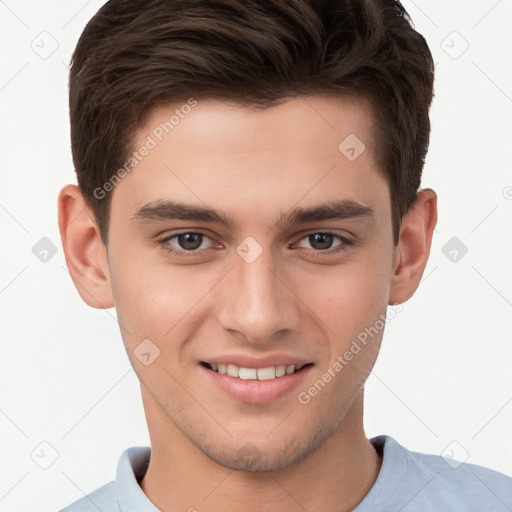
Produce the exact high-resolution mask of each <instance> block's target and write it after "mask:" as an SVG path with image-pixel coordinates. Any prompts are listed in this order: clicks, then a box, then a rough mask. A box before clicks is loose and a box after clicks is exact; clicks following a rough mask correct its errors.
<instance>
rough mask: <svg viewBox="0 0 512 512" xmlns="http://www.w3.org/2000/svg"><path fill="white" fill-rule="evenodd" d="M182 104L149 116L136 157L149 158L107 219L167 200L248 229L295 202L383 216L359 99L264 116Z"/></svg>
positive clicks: (315, 100)
mask: <svg viewBox="0 0 512 512" xmlns="http://www.w3.org/2000/svg"><path fill="white" fill-rule="evenodd" d="M184 105H186V103H183V104H174V105H172V106H161V107H158V108H155V109H154V110H153V111H152V112H151V114H150V116H149V117H148V122H147V124H146V126H145V127H144V128H143V129H141V130H140V131H139V133H138V136H137V140H136V143H135V144H134V151H136V152H137V151H139V150H140V149H141V148H142V147H143V146H144V145H146V146H148V147H150V148H151V149H150V150H149V151H144V153H145V156H144V157H143V158H141V159H140V161H138V162H137V164H136V165H135V166H134V167H133V170H131V171H130V172H129V173H128V175H127V176H126V177H125V178H123V180H122V182H121V183H120V184H119V185H117V186H116V188H115V190H114V197H113V205H112V208H113V210H114V208H115V205H114V203H118V206H122V208H123V211H124V214H126V215H127V216H132V215H133V214H135V213H136V212H137V211H138V210H139V209H140V208H141V207H143V206H144V205H145V204H147V203H150V202H154V201H159V200H165V199H173V200H177V201H180V202H182V203H183V202H186V203H189V204H196V205H199V204H201V205H203V206H204V205H211V206H212V207H215V208H216V209H222V210H223V211H225V212H226V213H227V214H228V215H230V214H233V215H232V216H235V217H237V218H240V216H243V215H245V216H246V219H247V220H251V219H252V220H254V217H255V216H254V214H255V212H257V213H258V214H259V217H261V218H262V217H264V216H265V215H267V214H268V216H269V219H268V220H269V222H271V223H273V222H275V221H276V220H277V218H276V216H277V215H278V214H282V212H283V211H286V210H287V209H289V208H292V207H293V206H297V205H299V203H300V206H308V205H315V204H320V203H322V204H324V203H326V202H333V201H338V200H340V199H344V200H345V199H346V200H352V201H355V202H357V203H360V204H363V205H366V206H368V207H370V208H372V209H377V210H379V209H380V210H386V209H387V208H389V191H388V187H387V183H386V181H385V180H384V178H383V177H382V173H381V172H380V171H379V170H378V168H377V166H376V163H375V158H374V147H375V144H374V141H373V137H372V131H373V115H372V109H371V105H370V103H369V101H367V100H365V99H364V98H362V97H360V96H356V95H346V96H342V97H340V96H327V95H323V96H309V97H298V98H293V99H289V100H287V101H286V102H284V103H282V104H280V105H277V106H273V107H269V108H266V109H263V110H255V109H253V108H249V107H244V106H242V105H236V104H233V103H227V102H223V101H220V100H198V101H197V104H196V105H195V106H193V107H191V108H190V107H187V108H184ZM139 152H140V151H139ZM278 212H279V213H278Z"/></svg>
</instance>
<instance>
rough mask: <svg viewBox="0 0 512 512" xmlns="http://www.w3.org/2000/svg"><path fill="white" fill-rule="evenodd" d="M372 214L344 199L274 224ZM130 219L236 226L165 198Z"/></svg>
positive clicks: (222, 217) (298, 210) (295, 213)
mask: <svg viewBox="0 0 512 512" xmlns="http://www.w3.org/2000/svg"><path fill="white" fill-rule="evenodd" d="M374 213H375V212H374V210H373V209H372V208H370V207H369V206H365V205H363V204H360V203H358V202H356V201H354V200H352V199H343V200H340V201H333V202H329V203H325V204H321V205H317V206H313V207H309V208H294V209H293V210H291V211H289V212H287V213H285V214H283V215H281V217H280V218H279V220H278V221H277V222H276V225H278V226H293V225H298V224H307V223H308V222H318V221H324V220H344V219H354V218H373V217H374ZM131 220H135V221H168V220H186V221H190V222H206V223H211V224H221V225H223V226H226V227H228V228H232V227H233V226H234V225H235V224H236V223H235V221H234V219H233V217H231V216H230V215H228V214H226V213H225V212H223V211H222V210H215V209H212V208H206V207H202V206H196V205H192V204H185V203H180V202H176V201H172V200H168V199H166V200H158V201H152V202H150V203H148V204H146V205H144V206H142V207H141V208H139V209H138V210H137V211H136V212H135V214H134V215H132V217H131Z"/></svg>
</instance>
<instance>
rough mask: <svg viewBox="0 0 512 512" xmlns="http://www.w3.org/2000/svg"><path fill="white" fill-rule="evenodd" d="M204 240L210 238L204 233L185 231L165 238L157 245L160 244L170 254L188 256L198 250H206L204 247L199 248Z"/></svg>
mask: <svg viewBox="0 0 512 512" xmlns="http://www.w3.org/2000/svg"><path fill="white" fill-rule="evenodd" d="M205 239H208V240H210V237H208V236H207V235H205V234H204V233H196V232H192V231H187V232H183V233H175V234H174V235H171V236H167V237H165V238H164V239H162V240H159V244H161V245H162V246H163V248H164V249H165V250H166V251H168V252H170V253H172V254H176V255H178V256H189V255H191V254H194V253H196V252H198V251H199V250H200V249H206V247H201V246H202V245H203V242H204V240H205ZM173 241H175V243H174V244H173V243H172V242H173Z"/></svg>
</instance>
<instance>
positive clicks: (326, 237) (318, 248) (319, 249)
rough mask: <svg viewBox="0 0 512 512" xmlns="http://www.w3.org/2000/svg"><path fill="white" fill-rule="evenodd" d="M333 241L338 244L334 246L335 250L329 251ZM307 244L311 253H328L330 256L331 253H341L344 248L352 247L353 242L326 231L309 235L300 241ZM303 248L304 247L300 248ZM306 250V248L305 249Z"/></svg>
mask: <svg viewBox="0 0 512 512" xmlns="http://www.w3.org/2000/svg"><path fill="white" fill-rule="evenodd" d="M335 239H338V240H339V241H340V243H338V244H337V245H336V246H335V249H333V250H329V249H331V247H332V246H333V243H334V241H335ZM303 241H305V242H307V243H308V244H310V246H311V247H312V251H311V252H315V253H328V254H332V253H333V252H337V251H342V250H344V249H345V248H346V246H349V245H353V244H354V242H353V241H352V240H350V239H349V238H346V237H344V236H341V235H337V234H335V233H331V232H328V231H320V232H317V233H310V234H309V235H306V236H305V237H303V238H302V239H301V242H303ZM302 247H304V246H302ZM306 249H307V247H306Z"/></svg>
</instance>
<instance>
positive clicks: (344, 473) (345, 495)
mask: <svg viewBox="0 0 512 512" xmlns="http://www.w3.org/2000/svg"><path fill="white" fill-rule="evenodd" d="M143 399H144V402H145V409H146V415H147V418H148V426H149V431H150V437H151V446H152V450H151V460H150V463H149V467H148V470H147V472H146V474H145V476H144V478H143V480H142V481H141V484H140V485H141V488H142V490H143V491H144V493H145V494H146V495H147V496H148V498H149V499H150V500H151V501H152V502H153V503H154V504H155V505H156V506H157V507H158V508H159V509H160V510H161V511H162V512H176V511H184V510H186V511H191V512H192V511H194V510H199V511H201V512H213V511H218V510H223V511H225V512H234V511H240V510H245V509H247V510H249V509H251V510H253V509H256V510H273V511H276V512H280V511H283V512H284V511H287V512H289V511H290V510H297V511H299V510H300V511H303V510H308V511H309V512H317V511H318V512H320V511H322V512H331V511H332V512H334V511H336V512H343V511H347V512H348V511H351V510H353V509H354V508H355V507H356V506H357V505H358V504H359V503H360V502H361V501H362V500H363V498H364V497H365V496H366V494H367V493H368V492H369V490H370V489H371V487H372V485H373V484H374V483H375V480H376V479H377V476H378V474H379V471H380V467H381V464H382V460H381V458H380V456H379V455H378V454H377V452H376V451H375V449H374V448H373V446H372V445H371V443H370V441H369V440H368V439H367V438H366V436H365V433H364V428H363V390H361V392H360V393H359V395H357V397H356V398H355V400H354V402H353V404H352V406H351V407H350V409H349V411H348V412H347V414H346V416H345V418H344V419H343V421H342V423H341V424H340V426H339V427H338V429H337V430H336V431H335V432H334V434H333V435H332V436H331V437H330V438H329V439H328V440H327V441H326V442H325V443H324V444H323V445H322V446H320V447H319V448H318V449H317V450H316V451H315V452H313V453H311V454H310V455H309V456H307V457H306V458H305V459H303V460H302V461H301V462H300V463H298V464H295V465H293V466H290V467H288V468H285V469H282V470H277V471H268V472H255V473H253V472H242V471H233V470H229V469H227V468H225V467H223V466H220V465H219V464H217V463H215V462H214V461H212V460H211V459H210V458H209V457H207V456H206V455H204V454H203V453H202V452H201V451H200V450H199V449H198V448H197V447H196V446H195V445H194V444H192V443H191V442H190V441H189V439H188V438H187V437H186V436H185V435H184V434H183V433H182V432H181V431H180V430H178V429H177V428H176V426H175V425H174V424H173V423H172V422H171V421H170V420H169V419H168V418H166V417H165V418H162V417H161V415H159V414H158V411H157V410H156V404H154V403H151V398H150V397H149V396H148V393H147V390H143Z"/></svg>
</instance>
